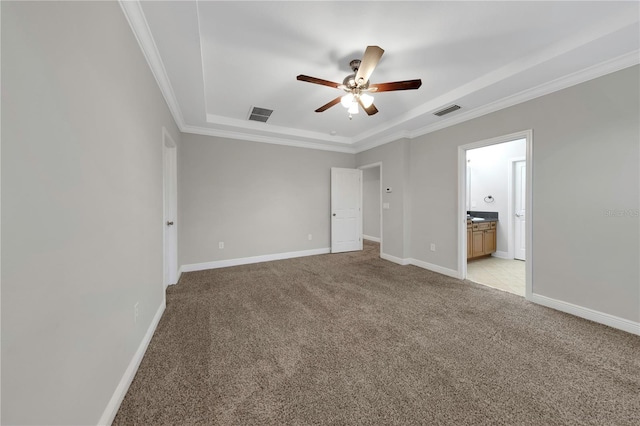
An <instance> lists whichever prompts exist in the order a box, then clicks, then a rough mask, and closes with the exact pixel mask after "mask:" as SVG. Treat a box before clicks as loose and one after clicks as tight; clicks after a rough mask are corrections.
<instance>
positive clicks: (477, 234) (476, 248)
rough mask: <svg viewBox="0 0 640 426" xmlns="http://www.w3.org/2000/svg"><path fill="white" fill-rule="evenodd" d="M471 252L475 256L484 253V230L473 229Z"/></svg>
mask: <svg viewBox="0 0 640 426" xmlns="http://www.w3.org/2000/svg"><path fill="white" fill-rule="evenodd" d="M471 254H472V256H473V257H476V256H482V255H483V254H484V231H473V244H472V248H471Z"/></svg>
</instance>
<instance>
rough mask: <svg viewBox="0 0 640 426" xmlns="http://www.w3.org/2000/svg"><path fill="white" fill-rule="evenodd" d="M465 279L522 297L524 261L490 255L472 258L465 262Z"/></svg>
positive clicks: (523, 293)
mask: <svg viewBox="0 0 640 426" xmlns="http://www.w3.org/2000/svg"><path fill="white" fill-rule="evenodd" d="M467 279H468V280H470V281H473V282H476V283H479V284H484V285H487V286H489V287H494V288H497V289H500V290H504V291H508V292H509V293H513V294H517V295H518V296H523V297H524V295H525V282H526V279H525V262H524V261H522V260H509V259H500V258H498V257H492V256H490V257H483V258H481V259H472V260H469V261H468V262H467Z"/></svg>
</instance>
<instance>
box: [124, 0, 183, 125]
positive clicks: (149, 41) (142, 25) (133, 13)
mask: <svg viewBox="0 0 640 426" xmlns="http://www.w3.org/2000/svg"><path fill="white" fill-rule="evenodd" d="M118 3H120V8H121V9H122V12H124V16H125V17H126V18H127V21H128V22H129V26H130V27H131V30H132V31H133V35H134V36H135V37H136V40H138V44H139V45H140V49H141V50H142V54H143V55H144V57H145V59H146V60H147V63H148V64H149V68H151V73H152V74H153V76H154V77H155V79H156V82H157V83H158V87H160V92H162V95H163V96H164V99H165V101H166V102H167V106H168V107H169V110H170V111H171V115H173V119H174V120H175V121H176V124H177V125H178V127H179V128H180V130H181V131H182V129H183V127H184V118H183V115H182V110H181V109H180V104H178V100H177V98H176V95H175V92H174V91H173V86H171V81H170V80H169V77H168V76H167V70H166V69H165V68H164V63H163V62H162V59H161V57H160V53H159V52H158V46H156V42H155V40H154V39H153V35H152V34H151V29H150V28H149V24H148V23H147V18H146V17H145V15H144V12H143V10H142V5H141V4H140V2H139V1H137V0H119V1H118Z"/></svg>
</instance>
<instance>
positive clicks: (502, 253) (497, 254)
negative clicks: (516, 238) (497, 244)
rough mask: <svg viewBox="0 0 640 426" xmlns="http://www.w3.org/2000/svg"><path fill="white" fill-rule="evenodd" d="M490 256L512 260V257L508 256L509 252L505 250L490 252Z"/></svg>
mask: <svg viewBox="0 0 640 426" xmlns="http://www.w3.org/2000/svg"><path fill="white" fill-rule="evenodd" d="M492 256H493V257H498V258H500V259H509V260H513V257H509V253H507V252H506V251H496V252H495V253H493V254H492Z"/></svg>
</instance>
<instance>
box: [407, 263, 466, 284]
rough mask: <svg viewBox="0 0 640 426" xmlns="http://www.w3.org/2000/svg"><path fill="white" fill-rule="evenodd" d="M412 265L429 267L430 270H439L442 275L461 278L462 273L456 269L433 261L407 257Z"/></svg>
mask: <svg viewBox="0 0 640 426" xmlns="http://www.w3.org/2000/svg"><path fill="white" fill-rule="evenodd" d="M407 260H408V261H409V264H410V265H414V266H417V267H419V268H423V269H428V270H429V271H433V272H437V273H439V274H442V275H446V276H448V277H452V278H458V279H460V273H459V272H458V271H456V270H454V269H449V268H445V267H442V266H439V265H434V264H433V263H428V262H424V261H422V260H418V259H407Z"/></svg>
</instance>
